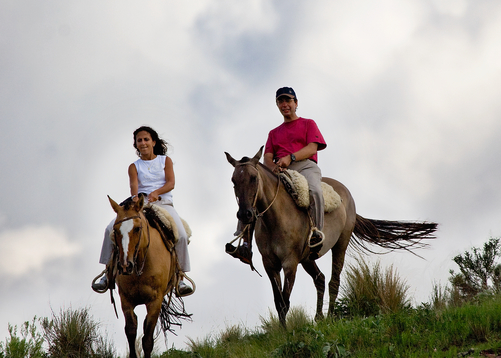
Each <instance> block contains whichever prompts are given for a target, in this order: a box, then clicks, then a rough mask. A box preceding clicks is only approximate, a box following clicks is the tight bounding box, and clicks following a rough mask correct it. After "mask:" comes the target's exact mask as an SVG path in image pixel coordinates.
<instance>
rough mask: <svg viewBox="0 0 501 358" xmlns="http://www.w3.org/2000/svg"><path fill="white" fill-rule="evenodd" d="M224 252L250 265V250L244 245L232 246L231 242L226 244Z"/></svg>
mask: <svg viewBox="0 0 501 358" xmlns="http://www.w3.org/2000/svg"><path fill="white" fill-rule="evenodd" d="M225 250H226V253H227V254H228V255H231V256H233V257H234V258H236V259H240V261H242V262H243V263H244V264H247V265H252V251H251V250H250V249H249V248H248V247H247V246H245V248H244V246H237V247H235V246H233V245H232V244H226V247H225Z"/></svg>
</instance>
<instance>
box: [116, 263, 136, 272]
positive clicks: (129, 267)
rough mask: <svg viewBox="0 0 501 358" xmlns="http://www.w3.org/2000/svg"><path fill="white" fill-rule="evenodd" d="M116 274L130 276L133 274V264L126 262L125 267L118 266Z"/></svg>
mask: <svg viewBox="0 0 501 358" xmlns="http://www.w3.org/2000/svg"><path fill="white" fill-rule="evenodd" d="M118 272H119V273H120V274H121V275H131V274H132V273H133V272H134V262H132V261H127V265H118Z"/></svg>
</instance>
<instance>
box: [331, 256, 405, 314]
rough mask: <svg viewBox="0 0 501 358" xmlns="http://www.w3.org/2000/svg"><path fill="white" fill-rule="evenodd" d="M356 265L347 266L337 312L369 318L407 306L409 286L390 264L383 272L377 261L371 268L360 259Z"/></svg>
mask: <svg viewBox="0 0 501 358" xmlns="http://www.w3.org/2000/svg"><path fill="white" fill-rule="evenodd" d="M357 264H358V266H356V265H353V264H350V265H348V268H347V270H346V279H345V280H344V284H342V286H341V288H342V292H343V297H342V298H341V300H340V302H339V304H338V307H337V313H340V312H341V313H343V315H347V316H356V315H358V316H371V315H376V314H379V313H392V312H393V313H394V312H397V311H399V310H401V309H404V308H408V307H410V300H409V298H408V297H407V291H408V290H409V286H408V285H407V284H406V283H405V281H402V280H401V279H400V278H399V277H398V275H397V273H396V271H395V270H394V268H393V265H392V266H390V267H389V268H388V269H387V270H386V271H383V269H382V268H381V265H380V263H379V262H377V263H376V264H374V266H373V267H372V268H371V267H369V265H368V264H367V263H366V262H365V261H364V260H363V258H361V257H360V258H358V259H357Z"/></svg>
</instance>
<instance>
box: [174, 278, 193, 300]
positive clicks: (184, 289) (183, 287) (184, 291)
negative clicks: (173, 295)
mask: <svg viewBox="0 0 501 358" xmlns="http://www.w3.org/2000/svg"><path fill="white" fill-rule="evenodd" d="M177 291H178V292H179V295H180V296H186V295H189V294H190V293H192V292H193V289H192V288H191V287H190V286H188V285H187V284H185V283H184V281H179V284H178V285H177Z"/></svg>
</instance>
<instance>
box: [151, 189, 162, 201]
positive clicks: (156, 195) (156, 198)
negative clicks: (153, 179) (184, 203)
mask: <svg viewBox="0 0 501 358" xmlns="http://www.w3.org/2000/svg"><path fill="white" fill-rule="evenodd" d="M159 197H160V196H159V195H158V193H157V191H156V190H155V191H152V192H151V193H150V194H149V195H148V201H149V202H150V203H154V202H155V201H157V200H158V199H159Z"/></svg>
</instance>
